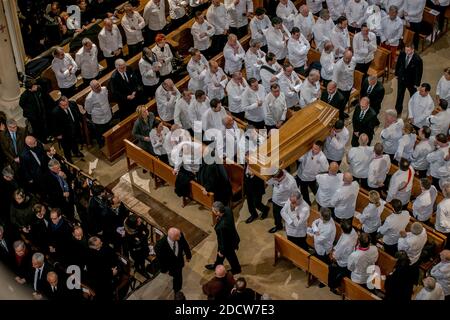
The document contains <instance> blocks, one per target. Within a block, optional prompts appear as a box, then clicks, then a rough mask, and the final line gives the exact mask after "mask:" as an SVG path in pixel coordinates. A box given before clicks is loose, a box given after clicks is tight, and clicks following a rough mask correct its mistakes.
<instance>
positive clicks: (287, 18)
mask: <svg viewBox="0 0 450 320" xmlns="http://www.w3.org/2000/svg"><path fill="white" fill-rule="evenodd" d="M297 13H298V10H297V8H296V7H295V5H294V4H293V3H292V1H291V0H288V2H287V3H286V5H284V4H282V3H281V2H280V3H278V6H277V10H276V14H277V16H278V17H279V18H281V19H283V24H284V25H285V26H286V28H287V29H288V30H292V27H293V26H294V19H295V16H296V15H297Z"/></svg>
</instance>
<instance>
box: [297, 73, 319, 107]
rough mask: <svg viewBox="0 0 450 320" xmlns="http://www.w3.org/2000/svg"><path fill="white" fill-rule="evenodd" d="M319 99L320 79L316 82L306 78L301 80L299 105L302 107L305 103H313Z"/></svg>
mask: <svg viewBox="0 0 450 320" xmlns="http://www.w3.org/2000/svg"><path fill="white" fill-rule="evenodd" d="M319 99H320V81H317V82H316V83H314V84H313V83H311V82H309V80H308V79H305V81H303V83H302V86H301V88H300V107H302V108H304V107H305V106H306V105H308V104H310V103H313V102H314V101H316V100H319Z"/></svg>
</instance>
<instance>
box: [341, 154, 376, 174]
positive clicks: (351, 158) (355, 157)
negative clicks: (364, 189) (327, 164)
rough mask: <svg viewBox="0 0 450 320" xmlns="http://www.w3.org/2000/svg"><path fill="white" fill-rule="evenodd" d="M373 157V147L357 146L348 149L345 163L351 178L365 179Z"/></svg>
mask: <svg viewBox="0 0 450 320" xmlns="http://www.w3.org/2000/svg"><path fill="white" fill-rule="evenodd" d="M373 157H374V153H373V147H369V146H359V147H353V148H350V150H349V151H348V154H347V162H348V165H349V167H350V172H351V173H352V175H353V177H355V178H362V179H367V177H368V174H369V165H370V162H371V161H372V159H373Z"/></svg>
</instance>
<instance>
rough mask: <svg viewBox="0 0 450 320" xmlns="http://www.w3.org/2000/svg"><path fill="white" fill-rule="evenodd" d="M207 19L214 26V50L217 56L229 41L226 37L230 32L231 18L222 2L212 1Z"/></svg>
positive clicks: (218, 0)
mask: <svg viewBox="0 0 450 320" xmlns="http://www.w3.org/2000/svg"><path fill="white" fill-rule="evenodd" d="M206 19H207V20H208V22H209V23H211V24H212V25H213V26H214V36H213V39H212V42H213V43H212V47H213V48H212V50H213V51H214V54H216V53H219V52H220V50H221V49H222V48H223V46H224V44H225V42H226V39H227V36H226V35H227V34H228V32H229V30H230V17H229V16H228V12H227V8H225V5H224V4H223V3H222V2H220V0H212V1H211V5H210V6H209V8H208V11H207V12H206Z"/></svg>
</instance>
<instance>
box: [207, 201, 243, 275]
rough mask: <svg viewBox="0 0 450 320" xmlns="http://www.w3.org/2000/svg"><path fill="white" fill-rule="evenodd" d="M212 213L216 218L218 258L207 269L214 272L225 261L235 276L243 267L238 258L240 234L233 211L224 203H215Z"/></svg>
mask: <svg viewBox="0 0 450 320" xmlns="http://www.w3.org/2000/svg"><path fill="white" fill-rule="evenodd" d="M212 212H213V214H214V216H215V217H216V219H217V221H216V225H215V227H214V230H215V231H216V235H217V257H216V262H214V264H208V265H206V266H205V268H206V269H209V270H214V269H215V267H216V266H218V265H219V264H223V261H224V260H225V259H227V260H228V262H229V263H230V266H231V272H232V273H233V274H238V273H241V265H240V264H239V260H238V258H237V256H236V250H237V249H238V248H239V242H240V238H239V234H238V233H237V230H236V226H235V225H234V218H233V211H231V209H230V208H229V207H225V206H224V205H223V203H222V202H219V201H216V202H214V203H213V206H212Z"/></svg>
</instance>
